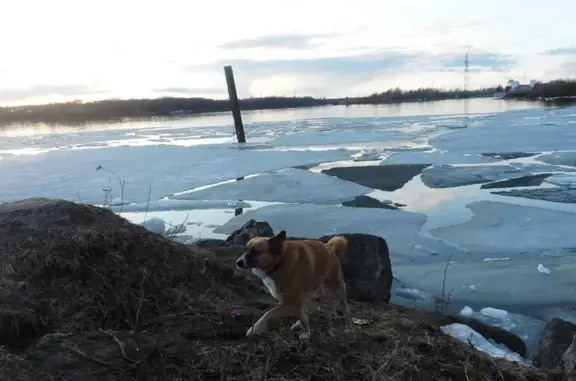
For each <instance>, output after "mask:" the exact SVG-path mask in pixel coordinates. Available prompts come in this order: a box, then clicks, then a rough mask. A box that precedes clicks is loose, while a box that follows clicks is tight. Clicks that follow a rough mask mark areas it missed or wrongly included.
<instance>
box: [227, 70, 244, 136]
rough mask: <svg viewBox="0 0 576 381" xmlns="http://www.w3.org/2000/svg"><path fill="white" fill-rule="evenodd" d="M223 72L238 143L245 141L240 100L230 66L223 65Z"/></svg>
mask: <svg viewBox="0 0 576 381" xmlns="http://www.w3.org/2000/svg"><path fill="white" fill-rule="evenodd" d="M224 74H225V75H226V85H228V97H229V98H230V108H231V109H232V116H233V117H234V127H235V128H236V138H237V139H238V143H246V136H245V135H244V125H243V124H242V114H240V102H238V94H237V93H236V82H235V81H234V72H233V71H232V66H230V65H228V66H224Z"/></svg>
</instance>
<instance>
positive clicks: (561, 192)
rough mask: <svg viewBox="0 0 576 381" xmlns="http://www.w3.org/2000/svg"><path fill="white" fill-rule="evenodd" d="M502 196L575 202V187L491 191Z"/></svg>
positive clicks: (567, 202)
mask: <svg viewBox="0 0 576 381" xmlns="http://www.w3.org/2000/svg"><path fill="white" fill-rule="evenodd" d="M491 193H493V194H499V195H502V196H510V197H523V198H528V199H532V200H542V201H550V202H562V203H565V204H573V203H576V188H572V187H570V188H568V187H560V188H536V189H513V190H509V191H500V192H491Z"/></svg>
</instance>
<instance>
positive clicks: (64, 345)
mask: <svg viewBox="0 0 576 381" xmlns="http://www.w3.org/2000/svg"><path fill="white" fill-rule="evenodd" d="M60 346H61V347H62V348H66V349H68V350H69V351H71V352H74V353H76V354H77V355H79V356H81V357H84V358H85V359H87V360H90V361H92V362H95V363H96V364H100V365H104V366H107V367H109V368H111V369H114V370H120V371H121V370H122V369H120V368H117V367H115V366H114V365H112V364H108V363H107V362H106V361H104V360H102V359H99V358H98V357H92V356H88V355H87V354H86V353H84V352H83V351H82V350H81V349H78V348H76V347H73V346H70V345H67V344H60Z"/></svg>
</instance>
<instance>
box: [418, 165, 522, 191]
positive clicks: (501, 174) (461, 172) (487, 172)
mask: <svg viewBox="0 0 576 381" xmlns="http://www.w3.org/2000/svg"><path fill="white" fill-rule="evenodd" d="M525 174H526V172H524V171H521V170H519V169H517V168H514V167H512V166H510V165H483V166H465V167H454V166H451V165H435V166H433V167H430V168H428V169H426V170H425V171H424V172H422V177H421V179H422V182H423V183H424V184H425V185H426V186H428V187H430V188H451V187H459V186H464V185H473V184H482V183H489V182H492V181H499V180H506V179H509V178H511V177H516V176H518V175H525Z"/></svg>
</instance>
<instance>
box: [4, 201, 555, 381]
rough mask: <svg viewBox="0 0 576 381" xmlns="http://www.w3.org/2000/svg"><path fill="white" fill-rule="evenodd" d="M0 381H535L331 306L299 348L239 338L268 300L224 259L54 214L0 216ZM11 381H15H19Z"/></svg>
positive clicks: (43, 208)
mask: <svg viewBox="0 0 576 381" xmlns="http://www.w3.org/2000/svg"><path fill="white" fill-rule="evenodd" d="M0 252H1V253H2V256H1V257H0V282H1V284H0V319H1V320H0V345H5V346H6V347H4V348H2V350H1V351H0V377H1V379H3V380H4V379H5V380H19V379H27V380H28V379H29V380H34V379H45V380H50V379H58V380H78V379H82V380H83V381H88V380H124V379H126V380H454V381H455V380H470V381H472V380H510V381H512V380H541V379H544V378H543V376H542V375H540V374H538V373H536V372H535V371H533V370H531V369H530V368H527V367H523V366H518V365H513V364H510V363H506V362H504V361H499V360H494V359H491V358H489V357H487V356H486V355H484V354H481V353H478V352H476V351H475V350H473V349H472V348H470V347H468V346H467V345H464V344H462V343H460V342H458V341H456V340H454V339H452V338H450V337H448V336H445V335H444V334H442V333H441V332H440V331H439V329H438V327H437V326H436V325H433V324H431V323H430V322H429V321H426V319H425V317H424V315H423V316H422V318H421V319H419V318H418V316H419V315H418V313H416V312H415V311H408V310H405V309H398V308H390V307H387V306H381V307H376V306H369V305H366V304H361V303H351V308H352V312H353V315H354V316H355V317H358V318H362V319H366V320H368V321H369V322H370V323H369V324H367V325H365V326H361V327H358V330H357V331H356V332H355V334H354V335H346V334H344V333H343V327H344V319H343V317H342V316H340V312H339V307H338V305H337V304H335V301H333V300H327V301H325V302H322V304H321V305H320V309H321V311H319V312H316V313H314V314H313V316H312V321H311V323H312V329H313V338H312V340H311V341H310V342H308V343H306V342H301V341H299V340H297V338H296V336H295V334H293V333H292V332H290V331H289V329H288V327H289V325H290V324H291V323H293V321H291V320H290V319H287V320H283V321H282V322H280V324H279V325H275V326H272V327H271V329H270V332H269V334H268V335H266V336H265V337H262V338H257V339H247V338H245V332H246V330H247V329H248V328H249V326H250V325H251V324H252V323H253V322H254V321H255V320H256V319H257V318H258V317H260V316H261V314H262V313H263V312H264V310H265V309H267V308H269V307H270V306H271V303H272V302H273V301H272V300H270V299H269V297H268V296H267V295H266V294H265V293H263V290H262V287H261V286H260V285H259V284H257V283H255V282H254V280H253V279H252V278H251V277H248V276H244V275H242V274H238V273H236V271H235V270H234V269H233V267H232V265H231V263H233V260H234V258H235V257H236V256H237V255H238V249H235V248H218V249H214V251H208V250H204V249H200V248H197V247H189V246H185V245H182V244H178V243H173V242H169V241H168V240H167V239H165V238H163V237H161V236H159V235H157V234H154V233H151V232H148V231H147V230H145V229H144V228H141V227H139V226H135V225H133V224H131V223H129V222H127V221H126V220H124V219H122V218H120V217H117V216H116V215H114V214H113V213H112V212H110V211H108V210H105V209H100V208H96V207H91V206H79V205H76V204H72V203H67V202H51V203H44V204H42V202H40V203H38V204H37V205H36V204H35V206H34V207H31V208H29V209H27V211H26V212H22V210H20V211H17V210H15V209H14V210H13V211H11V210H9V209H6V208H5V207H2V206H0ZM19 377H20V378H19Z"/></svg>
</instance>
